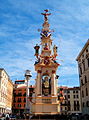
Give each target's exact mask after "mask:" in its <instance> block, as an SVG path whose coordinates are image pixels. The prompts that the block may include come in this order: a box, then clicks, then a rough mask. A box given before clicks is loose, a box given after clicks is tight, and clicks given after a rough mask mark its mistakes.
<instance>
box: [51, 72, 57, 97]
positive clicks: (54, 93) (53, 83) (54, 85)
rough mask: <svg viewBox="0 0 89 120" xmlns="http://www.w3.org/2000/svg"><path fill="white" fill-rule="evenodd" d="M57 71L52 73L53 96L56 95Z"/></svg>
mask: <svg viewBox="0 0 89 120" xmlns="http://www.w3.org/2000/svg"><path fill="white" fill-rule="evenodd" d="M55 77H56V75H55V70H53V71H52V81H51V85H52V89H51V95H53V96H54V95H56V89H55V87H56V82H55Z"/></svg>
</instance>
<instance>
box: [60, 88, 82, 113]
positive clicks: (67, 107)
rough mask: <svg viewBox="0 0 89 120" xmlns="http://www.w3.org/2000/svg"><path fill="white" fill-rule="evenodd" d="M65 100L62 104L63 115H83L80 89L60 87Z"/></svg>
mask: <svg viewBox="0 0 89 120" xmlns="http://www.w3.org/2000/svg"><path fill="white" fill-rule="evenodd" d="M60 88H61V89H62V94H63V97H64V99H63V100H62V102H61V113H63V114H72V113H81V101H80V88H79V87H73V88H69V87H60Z"/></svg>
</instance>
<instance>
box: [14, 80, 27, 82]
mask: <svg viewBox="0 0 89 120" xmlns="http://www.w3.org/2000/svg"><path fill="white" fill-rule="evenodd" d="M23 81H25V80H15V82H23Z"/></svg>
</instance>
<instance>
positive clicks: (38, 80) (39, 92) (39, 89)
mask: <svg viewBox="0 0 89 120" xmlns="http://www.w3.org/2000/svg"><path fill="white" fill-rule="evenodd" d="M40 79H41V70H38V75H37V90H36V92H37V95H41V80H40Z"/></svg>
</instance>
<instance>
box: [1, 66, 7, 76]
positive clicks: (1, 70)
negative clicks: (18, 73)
mask: <svg viewBox="0 0 89 120" xmlns="http://www.w3.org/2000/svg"><path fill="white" fill-rule="evenodd" d="M0 70H1V71H3V70H4V71H5V69H4V68H0ZM5 73H6V74H7V72H6V71H5ZM7 76H8V77H9V75H8V74H7Z"/></svg>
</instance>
